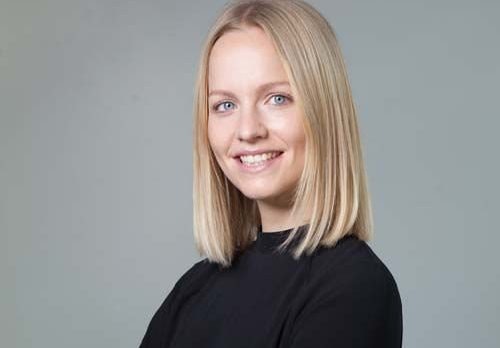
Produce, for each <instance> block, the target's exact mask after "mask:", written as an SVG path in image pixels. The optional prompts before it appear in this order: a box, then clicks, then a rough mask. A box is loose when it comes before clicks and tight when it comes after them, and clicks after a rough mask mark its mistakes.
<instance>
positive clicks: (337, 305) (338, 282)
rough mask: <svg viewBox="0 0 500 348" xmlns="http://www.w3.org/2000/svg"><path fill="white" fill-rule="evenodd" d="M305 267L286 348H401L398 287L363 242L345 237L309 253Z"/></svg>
mask: <svg viewBox="0 0 500 348" xmlns="http://www.w3.org/2000/svg"><path fill="white" fill-rule="evenodd" d="M309 267H310V268H309V272H308V279H307V282H306V285H305V287H304V291H302V292H301V296H300V298H301V299H300V302H299V303H298V304H299V305H298V306H297V308H298V310H297V312H296V316H295V318H294V330H293V334H292V341H293V344H292V345H291V347H294V348H295V347H306V346H311V345H310V343H311V342H319V343H318V344H317V345H321V344H328V345H330V344H331V345H332V346H339V347H347V346H349V347H391V348H392V347H394V348H395V347H401V342H402V329H403V326H402V306H401V298H400V296H399V291H398V287H397V284H396V281H395V280H394V277H393V276H392V274H391V272H390V271H389V269H388V268H387V267H386V265H385V264H384V263H383V262H382V260H381V259H380V258H379V257H378V256H377V255H376V254H375V253H374V252H373V250H372V249H371V248H370V246H369V245H368V244H367V243H366V242H364V241H362V240H359V239H357V238H356V237H354V236H349V237H345V238H343V239H341V240H340V241H339V242H338V243H337V244H336V246H334V247H331V248H321V249H319V250H317V252H316V253H313V257H312V258H311V259H310V264H309Z"/></svg>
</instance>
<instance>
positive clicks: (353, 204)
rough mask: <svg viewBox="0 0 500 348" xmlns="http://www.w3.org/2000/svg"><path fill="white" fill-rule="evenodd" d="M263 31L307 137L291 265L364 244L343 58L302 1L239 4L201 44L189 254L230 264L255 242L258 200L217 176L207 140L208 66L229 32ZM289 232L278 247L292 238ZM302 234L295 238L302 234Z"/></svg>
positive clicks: (364, 195)
mask: <svg viewBox="0 0 500 348" xmlns="http://www.w3.org/2000/svg"><path fill="white" fill-rule="evenodd" d="M248 26H256V27H259V28H261V29H262V30H264V32H265V33H266V34H267V35H268V36H269V38H270V39H271V40H272V42H273V43H274V45H275V48H276V50H277V52H278V54H279V55H280V58H281V60H282V62H283V65H284V68H285V71H286V73H287V75H288V78H289V80H290V84H291V86H292V88H293V89H294V90H295V91H297V93H298V98H296V100H297V101H298V102H299V107H300V108H301V110H302V112H303V115H304V119H303V125H304V131H305V135H306V149H305V163H304V170H303V172H302V176H301V178H300V181H299V183H298V185H297V188H296V190H295V192H294V196H293V202H291V204H293V207H292V210H291V214H292V215H293V216H295V217H298V219H297V221H307V224H308V226H307V229H306V231H304V235H303V238H302V239H301V240H300V243H297V244H296V246H295V247H294V249H293V252H292V255H293V257H294V258H295V259H298V258H299V257H300V256H301V255H302V254H303V253H304V252H305V253H306V254H310V253H312V252H313V251H314V250H315V249H316V248H317V247H318V246H319V245H321V246H325V247H333V246H334V245H335V244H336V243H337V241H338V240H339V239H340V238H342V237H343V236H345V235H348V234H352V235H356V236H357V237H358V238H360V239H361V240H365V241H368V240H370V239H371V238H372V235H373V217H372V208H371V202H370V195H369V191H368V186H367V177H366V172H365V167H364V161H363V154H362V144H361V141H360V136H359V130H358V123H357V115H356V109H355V105H354V101H353V98H352V93H351V87H350V84H349V81H348V76H347V71H346V67H345V63H344V60H343V56H342V53H341V50H340V47H339V44H338V42H337V39H336V36H335V33H334V31H333V29H332V28H331V26H330V25H329V23H328V22H327V20H326V19H325V18H324V17H323V16H322V15H321V14H320V13H319V12H318V11H317V10H316V9H315V8H313V7H312V6H311V5H309V4H307V3H306V2H304V1H300V0H243V1H241V0H240V1H231V2H229V3H227V4H226V6H225V7H224V8H223V9H222V11H221V13H220V14H219V16H218V17H217V19H216V21H215V23H214V24H213V26H212V28H211V29H210V31H209V33H208V36H207V38H206V40H205V43H204V46H203V48H202V54H201V57H200V62H199V70H198V75H197V81H196V85H195V90H194V98H195V99H194V110H193V111H194V124H193V137H194V146H193V152H194V153H193V170H194V173H193V229H194V238H195V245H196V249H197V250H198V252H199V254H200V255H201V256H206V258H207V259H208V261H210V262H215V263H218V264H219V265H220V266H222V267H229V266H230V265H231V264H232V261H233V259H234V257H235V255H236V253H237V252H239V251H242V250H244V249H245V248H246V247H248V246H249V245H250V244H251V243H252V242H253V241H254V240H255V238H256V235H257V232H258V229H259V226H260V223H261V222H260V215H259V211H258V208H257V203H256V202H255V201H253V200H251V199H249V198H247V197H245V196H244V195H243V194H242V193H241V192H240V191H239V190H238V189H237V188H236V187H235V186H234V185H233V184H232V183H231V182H230V181H229V180H228V179H227V178H226V176H225V175H224V173H223V172H222V170H221V168H220V167H219V165H218V163H217V161H216V159H215V157H214V155H213V152H212V150H211V147H210V144H209V140H208V133H207V129H208V126H207V124H208V63H209V56H210V52H211V49H212V47H213V46H214V44H215V42H216V41H217V39H218V38H220V37H221V36H222V35H223V34H224V33H226V32H228V31H230V30H239V29H242V28H244V27H248ZM298 227H299V226H295V227H294V228H293V230H292V232H291V234H290V236H289V238H288V239H287V240H286V241H284V242H283V243H282V244H281V245H280V247H279V248H278V251H282V250H283V248H286V247H288V246H289V243H290V242H291V241H292V240H293V239H294V238H295V235H296V233H297V228H298ZM301 235H302V233H301Z"/></svg>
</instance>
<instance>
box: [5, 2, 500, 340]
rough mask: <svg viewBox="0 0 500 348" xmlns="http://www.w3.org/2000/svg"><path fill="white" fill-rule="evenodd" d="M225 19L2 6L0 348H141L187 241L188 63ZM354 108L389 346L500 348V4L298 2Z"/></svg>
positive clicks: (151, 11) (168, 8)
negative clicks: (347, 81) (326, 37)
mask: <svg viewBox="0 0 500 348" xmlns="http://www.w3.org/2000/svg"><path fill="white" fill-rule="evenodd" d="M223 3H224V1H182V2H177V1H175V2H174V1H153V0H147V1H145V0H141V1H130V0H121V1H95V0H80V1H77V0H73V1H67V0H66V1H63V0H42V1H34V0H33V1H23V0H0V238H1V239H0V271H1V278H0V282H1V284H0V285H1V287H0V289H1V296H0V346H2V347H137V346H138V344H139V342H140V339H141V338H142V336H143V334H144V332H145V330H146V326H147V324H148V323H149V320H150V319H151V316H152V315H153V313H154V311H155V310H156V309H157V308H158V306H159V305H160V303H161V301H163V299H164V297H165V296H166V295H167V294H168V292H169V291H170V290H171V288H172V286H173V284H174V283H175V281H176V280H177V279H178V278H179V277H180V276H181V275H182V274H183V273H184V272H185V270H187V268H189V267H190V266H191V265H192V264H193V263H194V262H196V261H198V260H199V259H200V258H199V256H198V255H197V253H196V251H195V248H194V244H193V237H192V220H191V219H192V217H191V214H192V207H191V204H192V200H191V192H192V191H191V180H192V165H191V159H192V155H191V151H192V147H191V140H192V136H191V126H192V114H191V112H192V98H193V92H192V91H193V86H194V75H195V71H196V64H197V61H198V56H199V53H200V46H201V43H202V40H203V39H204V36H205V34H206V32H207V30H208V27H209V26H210V24H211V23H212V21H213V19H214V18H215V16H216V13H217V11H218V10H219V9H220V8H221V6H222V5H223ZM311 3H312V4H313V5H316V7H317V8H318V9H319V10H320V11H321V12H322V13H323V14H324V15H325V16H326V17H327V18H328V19H329V20H330V22H331V23H332V25H333V27H334V29H335V30H336V32H337V35H338V38H339V40H340V43H341V46H342V49H343V52H344V54H345V59H346V61H347V65H348V69H349V74H350V78H351V83H352V87H353V92H354V97H355V100H356V103H357V105H358V109H359V119H360V127H361V133H362V141H363V144H364V149H365V157H366V163H367V169H368V175H369V180H370V182H369V184H370V187H371V193H372V196H373V206H374V217H375V227H376V231H375V240H374V241H373V242H371V243H370V245H371V246H372V248H373V249H374V250H375V252H376V253H377V254H378V255H379V257H380V258H381V259H382V260H383V261H384V262H385V263H386V265H387V266H388V267H389V269H390V270H391V272H392V273H393V275H394V277H395V278H396V280H397V282H398V286H399V289H400V293H401V297H402V301H403V316H404V346H405V347H498V346H499V345H500V333H499V331H500V330H499V329H500V319H499V314H498V313H499V311H500V305H499V303H500V301H499V300H498V299H497V296H498V294H499V293H500V271H499V267H498V264H499V261H498V257H497V256H496V255H498V246H499V242H500V236H499V229H498V227H497V225H498V224H497V223H494V220H497V218H498V215H496V214H498V210H499V204H498V201H497V197H499V185H498V182H497V180H498V178H499V177H500V170H499V168H500V166H499V163H498V149H499V148H500V140H499V137H498V136H497V133H498V130H499V121H498V117H499V116H500V115H499V112H498V104H497V103H498V100H499V86H498V84H499V82H498V81H499V80H500V68H499V62H500V48H499V34H500V24H499V21H498V18H499V15H500V5H499V2H497V1H493V0H491V1H486V0H483V1H443V0H441V1H411V2H410V1H352V0H344V1H331V0H328V1H327V0H325V1H311Z"/></svg>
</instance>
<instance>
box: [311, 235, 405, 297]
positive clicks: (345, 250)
mask: <svg viewBox="0 0 500 348" xmlns="http://www.w3.org/2000/svg"><path fill="white" fill-rule="evenodd" d="M310 267H311V268H310V270H309V283H310V285H312V286H314V287H315V288H316V289H322V290H321V291H320V292H319V293H318V294H317V295H318V296H319V297H320V298H321V300H324V299H325V298H326V299H328V298H332V296H342V297H347V296H349V297H350V298H352V299H353V300H363V299H364V300H371V301H375V302H384V301H395V302H400V294H399V289H398V285H397V283H396V280H395V278H394V276H393V274H392V272H391V271H390V270H389V268H388V267H387V266H386V264H385V263H384V262H383V261H382V260H381V259H380V258H379V257H378V255H377V254H376V253H375V252H374V251H373V250H372V248H371V247H370V246H369V245H368V244H367V243H366V242H365V241H363V240H360V239H358V238H357V237H355V236H346V237H344V238H342V239H341V240H339V242H338V243H337V244H336V245H335V246H334V247H332V248H321V249H320V250H318V252H317V253H316V254H315V256H314V257H313V258H312V259H311V265H310Z"/></svg>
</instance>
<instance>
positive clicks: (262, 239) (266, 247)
mask: <svg viewBox="0 0 500 348" xmlns="http://www.w3.org/2000/svg"><path fill="white" fill-rule="evenodd" d="M308 226H309V225H308V224H305V225H301V226H299V229H298V231H297V234H296V235H295V238H294V240H293V241H292V243H290V244H289V247H290V246H292V245H293V244H294V243H296V242H297V241H298V238H297V237H298V236H299V235H300V234H301V232H303V231H305V230H306V229H307V227H308ZM292 230H293V227H292V228H288V229H286V230H281V231H274V232H263V231H262V225H259V229H258V231H257V238H256V240H255V250H257V251H258V252H260V253H264V254H267V253H271V252H273V251H275V250H276V248H277V247H278V246H279V245H281V243H283V242H284V241H285V240H286V239H287V238H288V236H289V235H290V234H291V232H292Z"/></svg>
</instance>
